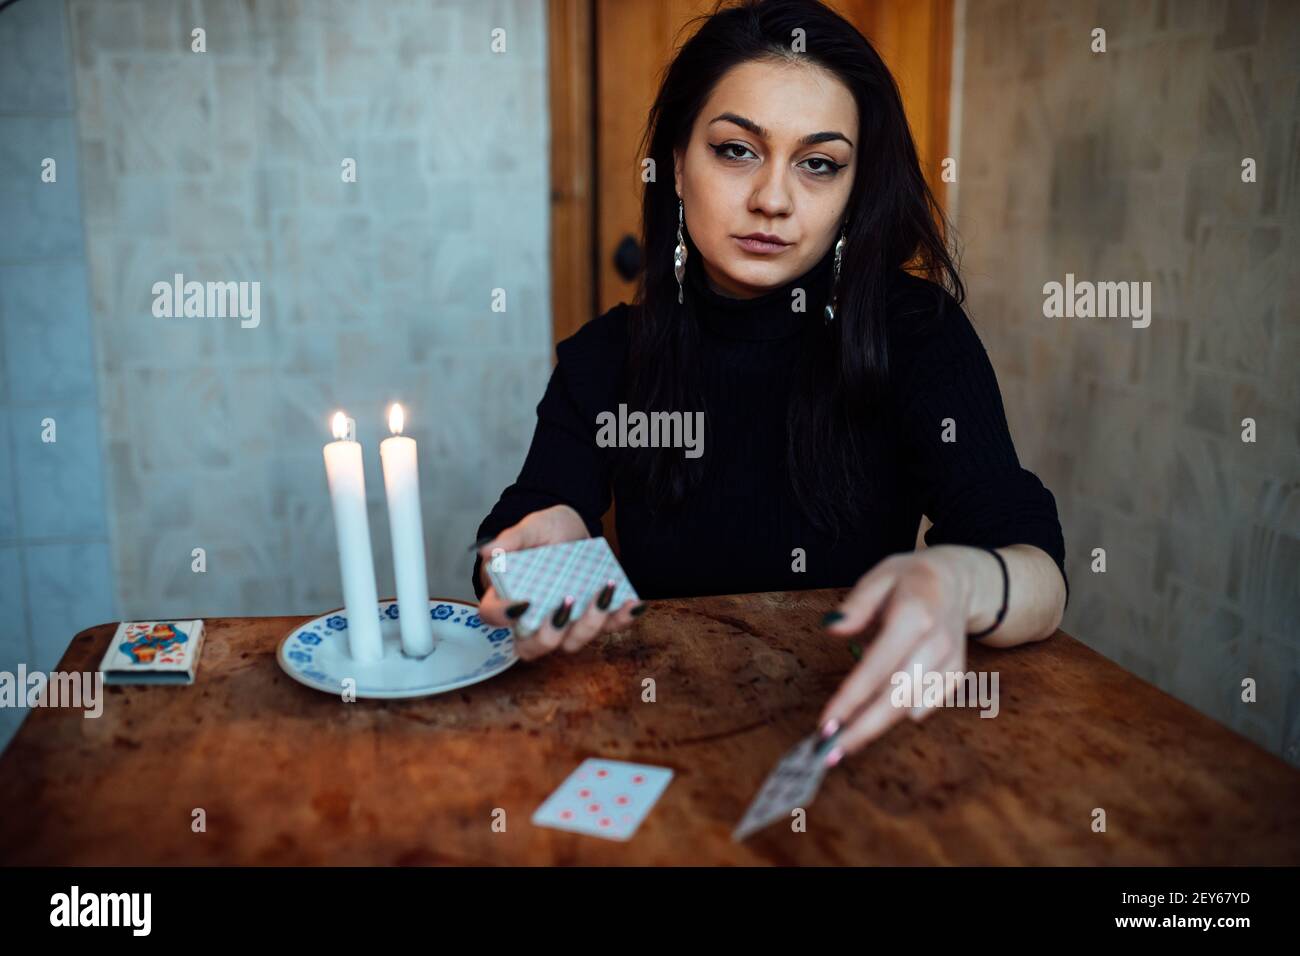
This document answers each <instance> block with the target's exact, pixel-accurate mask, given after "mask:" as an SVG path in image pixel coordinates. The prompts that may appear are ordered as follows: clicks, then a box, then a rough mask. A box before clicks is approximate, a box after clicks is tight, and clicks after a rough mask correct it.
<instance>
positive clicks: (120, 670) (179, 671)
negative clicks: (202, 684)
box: [99, 621, 203, 684]
mask: <svg viewBox="0 0 1300 956" xmlns="http://www.w3.org/2000/svg"><path fill="white" fill-rule="evenodd" d="M202 648H203V622H202V621H124V622H123V623H121V624H119V625H118V626H117V633H116V634H114V635H113V640H112V641H111V642H110V643H109V645H108V651H107V652H105V654H104V659H103V660H102V661H101V662H100V664H99V670H100V672H101V673H102V674H103V675H104V683H105V684H192V683H194V673H195V671H196V670H197V669H198V666H199V652H200V651H201V650H202Z"/></svg>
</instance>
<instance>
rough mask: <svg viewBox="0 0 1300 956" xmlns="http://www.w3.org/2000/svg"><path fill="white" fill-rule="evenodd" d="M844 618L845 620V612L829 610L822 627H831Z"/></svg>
mask: <svg viewBox="0 0 1300 956" xmlns="http://www.w3.org/2000/svg"><path fill="white" fill-rule="evenodd" d="M842 620H844V612H842V611H827V612H826V616H825V617H823V618H822V627H830V626H831V625H832V624H834V623H835V622H836V621H842Z"/></svg>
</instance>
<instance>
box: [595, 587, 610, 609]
mask: <svg viewBox="0 0 1300 956" xmlns="http://www.w3.org/2000/svg"><path fill="white" fill-rule="evenodd" d="M612 600H614V582H613V581H610V582H609V583H608V584H606V585H605V586H604V587H603V588H601V591H600V594H599V595H598V596H597V597H596V608H597V610H600V611H608V610H609V602H610V601H612Z"/></svg>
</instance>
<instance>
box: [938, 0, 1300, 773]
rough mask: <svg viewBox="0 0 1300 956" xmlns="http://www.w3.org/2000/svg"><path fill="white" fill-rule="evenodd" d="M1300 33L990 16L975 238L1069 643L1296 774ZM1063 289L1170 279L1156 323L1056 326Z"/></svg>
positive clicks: (998, 361) (973, 31)
mask: <svg viewBox="0 0 1300 956" xmlns="http://www.w3.org/2000/svg"><path fill="white" fill-rule="evenodd" d="M1098 27H1100V28H1103V29H1105V31H1106V46H1107V52H1105V53H1093V52H1091V50H1090V44H1091V42H1092V31H1093V30H1094V29H1095V28H1098ZM1297 37H1300V4H1297V3H1294V2H1288V0H1259V2H1249V3H1225V2H1206V0H1177V2H1173V0H1169V2H1157V0H1141V2H1129V0H1123V2H1095V0H1094V2H1078V3H1066V2H1060V0H1058V2H1051V3H1043V2H1041V0H1014V2H985V0H970V2H969V3H968V5H967V11H966V36H965V76H964V83H963V98H964V110H963V117H964V118H963V121H962V128H961V142H962V155H961V159H960V167H959V173H958V181H959V188H960V198H959V203H960V205H959V213H958V227H959V230H960V231H961V233H962V238H963V240H964V242H965V248H966V257H965V263H964V265H965V269H964V273H965V275H966V277H967V278H968V280H969V282H970V286H971V291H972V295H971V301H970V314H971V316H972V319H973V321H974V322H975V325H976V327H977V328H978V329H979V331H980V334H981V336H982V337H983V339H984V342H985V345H986V346H987V347H988V350H989V353H990V355H991V357H992V358H993V361H994V363H995V365H996V367H997V370H998V375H999V380H1000V382H1001V385H1002V390H1003V394H1004V398H1005V401H1006V404H1007V413H1008V417H1009V419H1010V420H1011V424H1012V428H1013V433H1014V435H1015V438H1016V442H1017V447H1018V449H1019V450H1020V453H1021V456H1022V458H1023V459H1024V460H1025V461H1026V463H1027V466H1028V467H1030V468H1031V469H1034V470H1036V471H1037V472H1038V473H1039V475H1040V476H1041V477H1042V479H1043V480H1044V482H1045V483H1046V484H1047V485H1048V486H1049V487H1050V488H1051V489H1052V490H1053V491H1054V492H1055V494H1056V496H1057V501H1058V504H1059V505H1060V508H1061V513H1062V518H1063V523H1064V526H1065V537H1066V543H1067V546H1068V549H1069V555H1068V559H1067V561H1068V564H1067V568H1068V570H1069V572H1070V579H1071V588H1072V590H1071V599H1070V607H1069V609H1068V611H1067V612H1066V619H1065V623H1064V625H1063V626H1064V628H1065V630H1066V631H1068V632H1069V633H1071V634H1074V635H1076V636H1077V637H1079V638H1080V639H1081V640H1083V641H1085V642H1086V643H1088V644H1090V645H1092V646H1093V647H1094V648H1096V649H1097V650H1098V651H1100V652H1102V653H1104V654H1106V655H1107V656H1108V657H1111V658H1113V659H1114V660H1116V661H1118V662H1119V663H1120V664H1122V665H1124V666H1125V667H1127V668H1129V669H1131V670H1133V671H1134V672H1136V673H1137V674H1138V675H1140V676H1142V677H1144V678H1146V679H1148V680H1150V681H1152V682H1153V683H1155V684H1157V685H1158V686H1160V687H1161V688H1163V689H1165V690H1167V691H1168V692H1170V693H1171V694H1173V695H1175V696H1177V697H1179V698H1181V699H1183V700H1185V701H1187V702H1188V703H1190V704H1192V705H1193V706H1195V707H1196V708H1198V709H1199V710H1201V711H1203V712H1205V713H1207V714H1209V715H1210V716H1212V717H1214V718H1215V719H1217V720H1220V721H1222V722H1223V723H1225V724H1228V725H1229V726H1231V727H1234V728H1236V729H1238V730H1239V731H1241V732H1242V733H1244V734H1246V735H1248V736H1250V737H1252V738H1253V739H1255V740H1256V741H1258V742H1259V743H1260V744H1262V745H1263V746H1264V747H1267V748H1268V749H1270V750H1272V751H1274V752H1276V753H1279V754H1282V755H1283V756H1284V757H1285V758H1286V759H1287V760H1289V761H1290V762H1292V763H1297V764H1300V375H1298V374H1297V370H1298V369H1300V321H1298V319H1300V311H1298V310H1300V307H1298V305H1297V303H1300V270H1298V269H1297V261H1300V196H1297V189H1300V148H1298V147H1300V97H1298V96H1297V93H1300V73H1298V72H1297V59H1296V51H1297ZM1246 157H1251V158H1253V159H1254V160H1255V161H1256V163H1257V169H1258V174H1257V181H1256V182H1255V183H1243V182H1242V178H1241V163H1242V160H1243V159H1244V158H1246ZM1067 272H1069V273H1074V275H1075V277H1076V279H1090V280H1094V281H1100V280H1109V281H1120V280H1146V281H1150V282H1151V283H1152V290H1153V295H1154V313H1153V318H1152V320H1151V324H1150V326H1149V327H1148V328H1145V329H1138V328H1133V327H1132V324H1131V322H1129V321H1124V320H1122V319H1081V318H1060V319H1048V318H1045V317H1044V316H1043V301H1044V295H1043V285H1044V283H1046V282H1049V281H1058V282H1063V281H1064V280H1065V275H1066V273H1067ZM1247 417H1250V418H1253V419H1255V421H1256V422H1257V427H1258V440H1257V442H1255V443H1254V444H1247V443H1243V442H1242V440H1241V432H1242V426H1241V421H1242V419H1243V418H1247ZM1094 548H1104V549H1105V552H1106V558H1107V562H1106V572H1105V573H1104V574H1102V573H1094V572H1093V571H1092V570H1091V566H1092V557H1091V553H1092V550H1093V549H1094ZM1245 677H1253V678H1254V679H1255V680H1256V681H1257V682H1258V700H1257V702H1256V703H1253V704H1252V703H1244V702H1243V701H1242V700H1241V680H1242V679H1243V678H1245Z"/></svg>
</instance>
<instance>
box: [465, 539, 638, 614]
mask: <svg viewBox="0 0 1300 956" xmlns="http://www.w3.org/2000/svg"><path fill="white" fill-rule="evenodd" d="M487 569H488V577H489V578H490V579H491V581H492V586H493V587H494V588H496V591H497V594H499V595H500V596H501V598H502V599H503V600H505V601H509V602H511V603H514V602H517V601H527V602H528V610H527V611H525V612H524V615H523V617H521V618H520V619H519V621H518V623H517V624H516V625H515V627H516V629H517V630H518V631H519V632H521V633H524V634H531V633H532V632H533V631H535V630H537V628H538V627H540V626H541V624H542V621H543V619H544V618H546V617H549V616H550V615H552V614H554V613H555V610H556V608H558V607H559V606H560V605H561V604H562V603H563V602H564V599H565V598H566V597H567V596H568V595H570V594H571V595H573V597H574V604H573V611H572V613H571V615H570V620H576V619H577V618H578V617H580V616H581V615H582V612H583V611H585V610H586V609H587V605H589V604H591V602H592V601H594V600H596V597H597V596H598V595H599V594H600V591H601V589H602V588H603V587H604V586H605V583H606V582H607V581H611V580H612V581H613V582H614V584H615V586H614V599H613V600H612V601H610V604H609V606H610V609H611V610H614V609H617V608H618V607H620V606H621V605H622V604H623V602H624V601H627V600H632V601H639V600H640V598H639V597H637V593H636V590H635V589H634V588H633V587H632V582H631V581H629V580H628V579H627V575H626V574H624V573H623V567H622V565H620V564H619V563H618V558H616V557H614V552H613V551H612V550H610V547H609V542H608V541H606V540H605V539H604V538H584V539H582V540H581V541H565V542H564V543H563V544H548V545H545V546H543V547H540V548H527V549H525V550H523V551H502V552H500V553H498V554H496V555H494V556H493V557H491V558H489V559H488V561H487Z"/></svg>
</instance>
